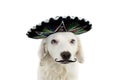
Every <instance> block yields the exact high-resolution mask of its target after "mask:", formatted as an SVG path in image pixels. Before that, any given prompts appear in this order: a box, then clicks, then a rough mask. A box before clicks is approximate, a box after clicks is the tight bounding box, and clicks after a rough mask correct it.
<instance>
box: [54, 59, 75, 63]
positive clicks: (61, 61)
mask: <svg viewBox="0 0 120 80" xmlns="http://www.w3.org/2000/svg"><path fill="white" fill-rule="evenodd" d="M55 61H56V62H59V63H61V64H69V63H73V62H76V61H77V59H76V58H74V60H57V58H56V59H55Z"/></svg>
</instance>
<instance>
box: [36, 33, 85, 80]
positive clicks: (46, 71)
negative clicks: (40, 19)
mask: <svg viewBox="0 0 120 80" xmlns="http://www.w3.org/2000/svg"><path fill="white" fill-rule="evenodd" d="M39 55H40V67H39V71H40V73H41V74H39V75H38V76H40V77H39V80H79V79H77V74H78V73H77V72H76V71H77V67H78V66H77V65H78V62H80V63H82V62H83V55H82V53H81V46H80V41H79V39H78V37H77V36H76V35H74V34H73V33H71V32H58V33H54V34H51V35H50V36H48V37H47V38H45V39H43V41H42V43H41V48H40V52H39Z"/></svg>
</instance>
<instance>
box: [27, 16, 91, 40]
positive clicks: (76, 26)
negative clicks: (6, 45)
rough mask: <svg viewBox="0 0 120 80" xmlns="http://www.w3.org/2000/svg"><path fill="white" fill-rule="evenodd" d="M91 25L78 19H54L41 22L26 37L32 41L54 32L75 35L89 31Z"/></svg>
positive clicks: (68, 17)
mask: <svg viewBox="0 0 120 80" xmlns="http://www.w3.org/2000/svg"><path fill="white" fill-rule="evenodd" d="M91 26H92V24H90V23H89V21H86V20H85V19H79V18H78V17H70V16H67V17H61V16H60V17H56V18H50V19H49V20H48V21H43V22H42V23H41V25H36V26H34V28H31V29H30V31H28V32H27V36H28V37H30V38H34V39H41V38H46V37H47V36H49V35H50V34H53V33H56V32H72V33H74V34H76V35H78V34H82V33H85V32H87V31H89V30H90V29H91Z"/></svg>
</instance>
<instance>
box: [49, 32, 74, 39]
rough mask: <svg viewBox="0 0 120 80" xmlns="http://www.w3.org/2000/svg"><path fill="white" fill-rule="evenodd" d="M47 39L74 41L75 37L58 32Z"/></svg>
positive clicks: (69, 33)
mask: <svg viewBox="0 0 120 80" xmlns="http://www.w3.org/2000/svg"><path fill="white" fill-rule="evenodd" d="M47 38H48V39H50V40H51V39H76V35H75V34H73V33H71V32H58V33H54V34H51V35H50V36H48V37H47Z"/></svg>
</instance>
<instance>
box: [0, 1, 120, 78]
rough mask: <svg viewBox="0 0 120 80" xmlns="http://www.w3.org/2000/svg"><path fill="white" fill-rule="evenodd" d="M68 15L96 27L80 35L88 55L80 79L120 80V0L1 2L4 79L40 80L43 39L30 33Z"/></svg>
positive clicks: (0, 47)
mask: <svg viewBox="0 0 120 80" xmlns="http://www.w3.org/2000/svg"><path fill="white" fill-rule="evenodd" d="M67 15H70V16H79V17H82V18H85V19H87V20H89V21H90V22H91V23H92V24H93V26H92V27H93V28H92V30H91V31H90V32H88V33H85V34H82V35H80V36H79V37H80V38H81V42H82V47H83V51H84V56H85V63H84V64H80V68H81V69H80V70H78V71H79V75H80V80H120V2H119V0H0V80H37V69H38V63H39V58H38V54H37V52H38V48H39V45H40V42H41V40H34V39H30V38H28V37H27V36H26V32H27V31H28V30H29V29H30V28H31V27H32V26H34V25H36V24H38V23H40V22H41V21H42V20H45V19H48V18H50V17H55V16H67Z"/></svg>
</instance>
